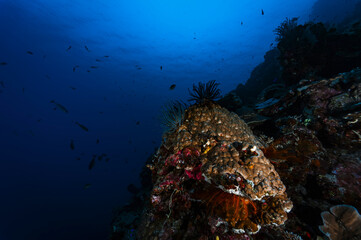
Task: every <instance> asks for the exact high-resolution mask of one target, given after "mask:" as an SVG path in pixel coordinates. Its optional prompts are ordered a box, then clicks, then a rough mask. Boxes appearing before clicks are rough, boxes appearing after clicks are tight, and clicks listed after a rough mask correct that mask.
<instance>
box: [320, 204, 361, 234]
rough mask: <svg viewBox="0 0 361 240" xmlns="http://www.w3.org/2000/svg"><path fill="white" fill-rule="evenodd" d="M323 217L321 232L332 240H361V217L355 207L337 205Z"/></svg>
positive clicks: (323, 214) (323, 213) (324, 213)
mask: <svg viewBox="0 0 361 240" xmlns="http://www.w3.org/2000/svg"><path fill="white" fill-rule="evenodd" d="M321 215H322V220H323V225H322V226H320V230H321V231H322V232H323V233H324V234H325V235H326V236H327V237H328V238H329V239H330V240H343V239H361V215H360V214H359V213H358V211H357V210H356V209H355V208H354V207H352V206H349V205H337V206H333V207H332V208H331V209H330V211H329V212H328V211H325V212H322V214H321Z"/></svg>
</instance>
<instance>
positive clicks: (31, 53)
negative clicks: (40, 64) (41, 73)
mask: <svg viewBox="0 0 361 240" xmlns="http://www.w3.org/2000/svg"><path fill="white" fill-rule="evenodd" d="M26 53H27V54H30V55H34V53H33V52H32V51H26Z"/></svg>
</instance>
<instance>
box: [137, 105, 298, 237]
mask: <svg viewBox="0 0 361 240" xmlns="http://www.w3.org/2000/svg"><path fill="white" fill-rule="evenodd" d="M262 148H263V145H262V144H261V143H260V142H259V141H258V140H257V139H256V137H255V136H254V135H253V133H252V131H251V130H250V128H249V127H248V126H247V124H246V123H245V122H244V121H243V120H241V119H240V118H239V117H238V115H236V114H234V113H230V112H229V111H228V110H226V109H224V108H222V107H220V106H219V105H217V104H215V103H213V102H211V101H207V102H203V103H200V104H196V105H193V106H191V107H190V108H188V109H187V110H186V111H185V115H184V118H183V123H182V125H181V126H179V128H177V129H175V130H174V131H172V132H168V133H166V134H165V135H164V138H163V143H162V145H161V147H160V148H159V151H158V153H157V155H156V157H155V158H154V160H153V164H152V165H150V166H149V168H150V169H151V170H152V172H153V181H154V188H153V191H152V196H151V202H152V205H153V213H154V216H155V218H158V219H163V221H164V223H163V224H165V226H167V224H166V223H167V222H169V224H170V222H172V223H174V221H183V223H182V224H181V226H185V225H186V223H185V222H184V221H186V220H185V219H188V218H190V217H192V216H193V217H194V216H198V221H199V222H203V224H204V223H206V224H205V225H206V226H208V228H209V227H211V226H209V225H207V223H208V222H209V221H210V220H209V218H212V219H219V221H221V222H222V224H220V225H219V227H222V228H225V231H226V232H229V233H231V234H236V235H237V234H243V233H245V232H246V233H256V232H258V231H259V229H260V228H261V226H262V225H269V224H274V225H281V224H283V223H284V222H285V221H286V220H287V212H289V211H290V210H291V209H292V202H291V201H290V200H289V199H288V198H287V195H286V193H285V190H286V187H285V186H284V184H283V183H282V181H281V179H280V177H279V175H278V173H277V172H276V171H275V168H274V166H273V165H272V164H271V163H270V161H269V160H268V159H267V158H266V157H265V156H264V154H263V152H262V150H261V149H262ZM169 219H172V221H168V220H169ZM221 225H222V226H221ZM213 227H214V226H213ZM160 228H161V227H159V228H157V229H158V230H159V229H160ZM199 231H200V232H202V231H204V230H199ZM184 232H189V231H184ZM167 234H169V233H167ZM174 234H175V233H174ZM193 234H194V233H193ZM142 236H143V237H144V236H150V235H149V234H148V235H142Z"/></svg>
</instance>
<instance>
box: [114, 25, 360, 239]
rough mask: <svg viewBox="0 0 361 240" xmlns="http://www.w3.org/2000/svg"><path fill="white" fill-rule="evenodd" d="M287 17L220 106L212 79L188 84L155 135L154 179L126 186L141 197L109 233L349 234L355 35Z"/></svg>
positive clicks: (355, 163) (353, 187)
mask: <svg viewBox="0 0 361 240" xmlns="http://www.w3.org/2000/svg"><path fill="white" fill-rule="evenodd" d="M288 21H290V22H287V23H285V24H291V26H290V28H289V29H291V30H290V31H288V33H287V34H284V35H282V37H281V38H280V39H279V44H278V46H277V49H273V50H271V51H269V52H268V53H267V54H266V56H265V62H264V63H262V64H261V65H259V66H258V67H257V68H256V69H255V70H254V71H253V73H252V75H251V78H250V80H249V81H248V82H247V83H246V84H245V85H239V86H238V87H237V89H236V90H234V91H232V92H231V93H230V94H227V95H226V97H224V98H222V99H221V100H219V101H218V102H217V103H219V104H220V105H221V106H220V105H218V104H217V103H215V102H213V101H212V100H215V99H216V98H215V97H214V96H216V97H219V95H220V94H219V92H218V93H217V88H216V87H217V86H216V85H208V87H207V85H205V84H199V85H198V86H196V85H194V86H193V89H194V90H193V92H191V93H192V94H193V99H192V100H194V101H195V102H196V104H195V105H193V106H190V107H189V108H188V109H186V110H185V111H184V113H182V116H183V117H182V121H180V122H179V121H178V123H179V124H176V125H175V127H174V128H173V129H171V130H170V131H168V132H166V133H165V134H164V136H163V141H162V144H161V146H160V147H159V149H158V150H157V152H156V154H155V155H154V156H153V157H152V159H151V161H148V163H147V164H148V165H147V166H148V170H145V169H144V173H146V172H147V171H150V172H151V174H150V173H149V172H148V173H147V174H144V175H143V176H147V178H146V179H147V180H145V181H144V182H145V183H148V184H149V183H151V182H152V183H153V185H152V186H150V187H149V186H148V188H147V189H148V191H147V194H142V195H140V193H139V192H138V193H137V194H136V193H135V192H136V191H135V190H134V188H131V189H133V190H132V191H134V194H136V195H137V196H138V198H136V199H138V200H139V199H142V200H143V202H141V203H139V202H138V208H135V207H129V206H133V205H129V206H128V208H126V207H125V208H123V209H122V210H121V211H119V212H118V216H119V218H117V219H118V220H119V219H123V221H114V223H115V224H114V225H113V226H115V229H116V230H117V233H119V234H120V233H121V234H123V236H125V235H127V234H128V235H132V234H133V232H132V231H131V230H132V229H133V230H134V229H136V231H135V232H136V236H137V239H204V240H206V239H252V240H258V239H267V240H276V239H277V240H278V239H320V238H322V237H324V238H326V237H327V236H329V237H331V238H332V239H339V238H338V236H340V235H338V234H340V233H342V234H343V235H341V236H345V235H344V234H350V236H349V237H348V235H347V238H348V239H352V238H351V237H352V236H354V235H355V234H356V231H354V230H353V228H351V227H350V226H352V224H353V222H352V221H353V219H358V218H357V217H356V213H357V210H358V211H360V209H361V190H360V189H361V167H360V166H361V163H360V159H361V151H360V149H361V97H360V96H361V68H359V67H360V66H361V54H360V53H361V49H360V44H358V43H359V42H361V41H360V37H361V30H360V29H359V25H357V24H354V25H352V26H350V27H349V28H344V29H343V30H342V31H341V30H335V29H328V28H326V27H325V26H324V25H323V24H321V23H319V24H313V23H307V24H305V25H299V26H293V25H292V24H293V23H294V22H292V20H288ZM285 27H287V26H285ZM345 29H347V32H346V30H345ZM286 30H287V29H286ZM280 33H281V32H280ZM277 58H279V61H280V63H278V60H277ZM281 65H282V66H283V68H280V66H281ZM280 76H282V77H281V78H279V77H280ZM213 84H215V82H213ZM212 86H213V87H212ZM207 89H208V90H207ZM210 93H212V94H210ZM226 108H227V109H228V110H231V111H233V112H230V111H228V110H226ZM241 119H243V120H241ZM286 189H287V194H286ZM140 192H142V191H140ZM143 193H144V191H143ZM139 196H142V197H141V198H140V197H139ZM290 199H291V200H292V202H291V200H290ZM144 201H145V202H144ZM345 204H347V205H350V206H354V209H351V208H350V207H347V209H345V208H344V207H339V206H343V205H345ZM292 206H293V207H292ZM333 206H337V207H336V208H331V207H333ZM291 208H292V211H290V210H291ZM330 208H331V212H330V213H323V214H322V218H321V213H322V212H325V211H328V210H329V209H330ZM128 209H132V210H133V213H135V212H136V216H137V217H136V218H132V219H131V220H132V221H131V222H125V220H124V217H123V218H121V217H120V216H121V215H122V214H123V215H126V216H128V219H129V218H130V217H129V216H131V215H130V214H129V211H127V210H128ZM350 209H351V210H350ZM135 210H137V211H135ZM289 211H290V212H289ZM335 219H337V220H338V221H336V222H335V221H334V220H335ZM357 221H359V220H357ZM322 222H323V223H324V226H323V227H321V228H318V226H319V225H322ZM341 223H342V224H341ZM340 224H341V225H342V226H343V227H342V229H339V226H341V225H340ZM122 226H123V227H122ZM127 226H128V227H127ZM345 229H348V230H350V231H348V232H347V233H345ZM129 231H130V232H129ZM351 233H352V234H354V235H352V234H351ZM357 234H358V233H357ZM132 236H133V235H132ZM113 239H114V240H117V239H121V238H116V237H115V238H113ZM343 239H345V237H344V238H343ZM356 239H357V238H356Z"/></svg>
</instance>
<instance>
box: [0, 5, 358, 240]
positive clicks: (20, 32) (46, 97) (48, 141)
mask: <svg viewBox="0 0 361 240" xmlns="http://www.w3.org/2000/svg"><path fill="white" fill-rule="evenodd" d="M326 2H327V4H326ZM355 2H357V1H356V0H354V1H351V0H339V1H333V2H331V1H318V2H316V1H315V0H306V1H305V0H302V1H300V0H294V1H289V0H288V1H285V0H277V1H265V0H262V1H253V0H247V1H243V0H232V1H227V2H226V3H225V2H224V1H191V0H188V1H184V0H183V1H160V0H154V1H145V0H144V1H140V0H136V1H115V0H103V1H95V0H73V1H69V0H63V1H61V0H52V1H48V0H12V1H10V0H0V33H1V36H0V62H2V63H4V64H1V65H0V83H2V84H1V85H0V92H1V93H0V163H1V166H0V194H1V195H0V240H17V239H27V240H35V239H54V240H55V239H89V240H90V239H107V236H108V233H109V231H110V230H111V225H110V221H111V211H112V209H113V208H114V207H117V206H121V205H122V204H124V203H125V202H126V201H127V200H128V199H129V196H130V195H129V193H128V192H127V190H126V187H127V186H128V184H130V183H136V184H137V183H138V182H139V179H138V174H139V172H140V170H141V168H142V166H143V165H144V162H145V160H146V158H147V157H148V156H149V155H150V154H151V153H152V152H153V150H154V148H155V147H157V146H158V145H159V143H160V141H161V134H162V129H161V127H160V125H159V121H158V120H157V117H158V116H159V111H160V108H161V106H162V104H164V103H166V102H167V101H169V100H174V99H183V100H186V99H187V94H188V92H187V89H188V88H190V87H191V86H192V84H193V83H197V82H199V81H208V80H211V79H216V80H217V81H219V82H220V83H221V85H220V88H221V90H222V92H223V93H227V92H229V91H230V90H232V89H234V88H235V87H236V86H237V85H238V84H240V83H244V82H245V81H246V80H247V79H248V77H249V75H250V72H251V71H252V70H253V68H254V67H255V66H256V65H257V64H259V63H260V62H262V60H263V55H264V54H265V52H266V51H268V50H269V49H270V44H271V43H274V38H275V36H274V33H273V30H274V29H275V28H276V27H277V26H278V25H279V24H280V23H281V22H282V21H283V20H284V19H285V18H286V17H289V18H292V17H300V18H299V23H303V22H306V21H309V20H317V19H319V20H323V21H330V20H331V21H333V22H337V21H341V20H342V19H343V17H344V16H345V15H346V14H347V13H348V12H351V10H350V9H352V6H353V5H354V4H355ZM314 4H315V5H314ZM313 6H314V7H313ZM312 7H313V8H312ZM262 9H263V11H264V15H262V14H261V11H262ZM336 9H337V10H336ZM69 46H71V48H70V49H69V50H67V49H68V48H69ZM86 48H88V50H87V49H86ZM28 51H30V52H28ZM105 56H109V57H105ZM91 66H95V67H96V68H92V67H91ZM160 66H162V69H160ZM74 67H75V71H73V68H74ZM88 71H90V72H88ZM172 84H176V87H175V89H174V90H170V89H169V87H170V86H171V85H172ZM73 88H75V89H73ZM51 101H55V102H56V103H59V104H61V105H62V106H64V107H65V108H66V109H67V111H68V112H67V113H66V112H64V111H62V110H61V109H60V107H59V106H56V105H55V104H54V103H51ZM54 108H56V110H54ZM76 122H78V123H80V124H82V125H84V126H86V127H87V128H88V129H89V131H88V132H86V131H84V130H83V129H82V128H80V127H79V126H78V125H76ZM97 139H99V143H97ZM71 141H73V142H74V150H72V149H71V147H70V143H71ZM103 153H104V154H107V156H108V157H109V158H110V160H109V162H106V161H105V159H104V158H103V160H102V161H98V160H96V163H95V165H94V167H93V168H92V169H91V170H89V169H88V166H89V163H90V161H91V159H92V156H93V155H94V154H96V155H101V154H103ZM77 158H80V160H77ZM85 184H91V185H90V187H89V188H87V189H84V186H85Z"/></svg>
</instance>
